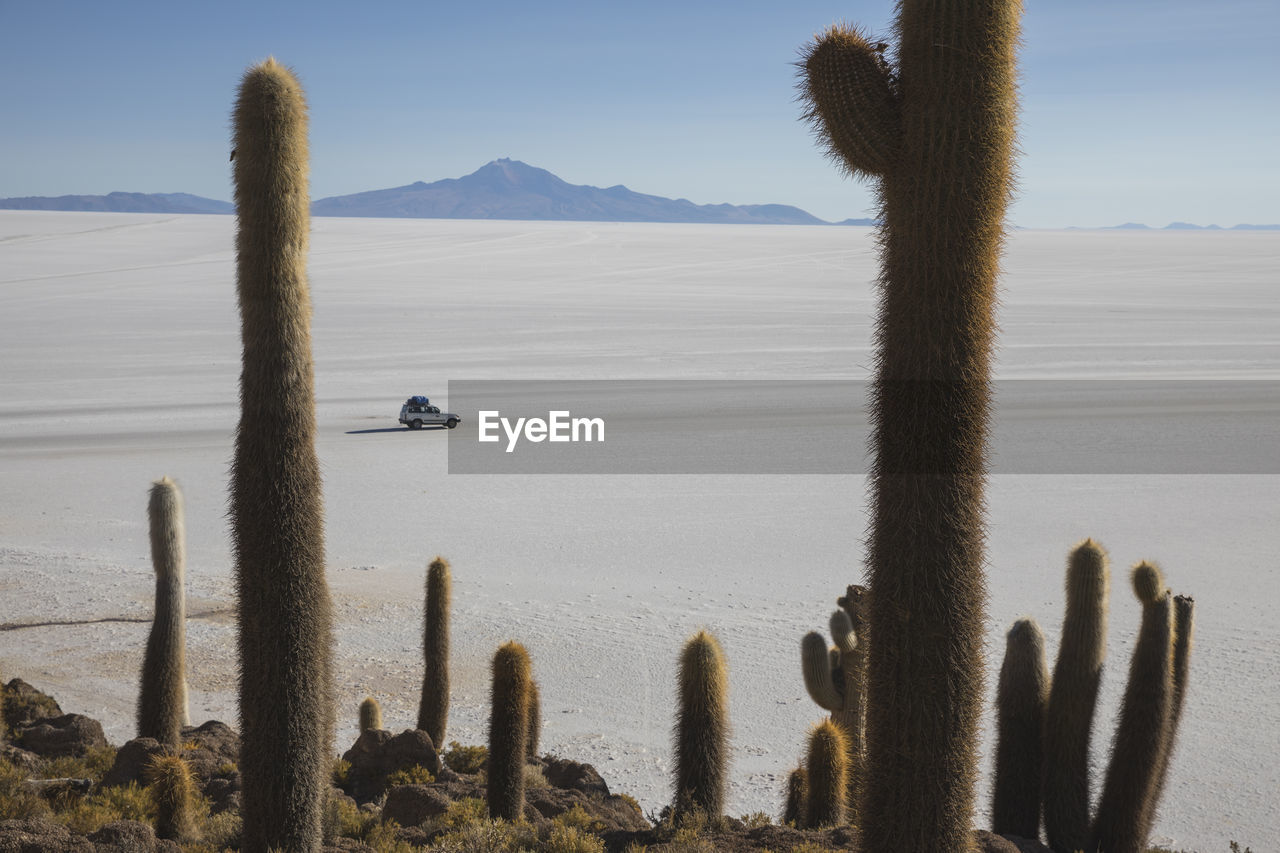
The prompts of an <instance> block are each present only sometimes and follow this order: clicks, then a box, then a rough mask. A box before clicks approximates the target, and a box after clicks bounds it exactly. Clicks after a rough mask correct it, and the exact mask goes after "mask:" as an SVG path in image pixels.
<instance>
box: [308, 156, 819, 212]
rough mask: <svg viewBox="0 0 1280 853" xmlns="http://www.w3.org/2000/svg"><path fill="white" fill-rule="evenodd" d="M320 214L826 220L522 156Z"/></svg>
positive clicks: (323, 204) (325, 204) (342, 202)
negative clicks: (596, 177)
mask: <svg viewBox="0 0 1280 853" xmlns="http://www.w3.org/2000/svg"><path fill="white" fill-rule="evenodd" d="M311 211H312V213H314V214H315V215H316V216H383V217H412V218H425V219H535V220H576V221H585V222H719V223H769V224H775V225H825V224H827V223H825V222H823V220H821V219H818V218H817V217H815V216H811V215H810V214H808V213H806V212H804V211H803V210H801V209H800V208H798V207H791V206H790V205H785V204H747V205H732V204H694V203H693V202H691V201H689V200H688V199H683V198H681V199H675V200H672V199H669V198H663V197H661V196H656V195H645V194H644V193H638V192H634V191H632V190H629V189H627V188H626V187H624V186H622V185H621V184H619V185H618V186H613V187H607V188H605V189H601V188H599V187H591V186H579V185H576V184H570V183H567V182H565V181H563V180H561V179H560V178H558V177H556V176H555V175H553V174H552V173H550V172H548V171H547V170H546V169H539V168H536V167H534V166H530V165H528V164H527V163H522V162H520V161H519V160H506V159H503V160H494V161H492V162H490V163H487V164H485V165H484V166H481V167H480V168H479V169H478V170H476V171H475V172H472V173H471V174H470V175H466V176H465V177H461V178H446V179H444V180H442V181H435V182H434V183H430V184H426V183H423V182H422V181H419V182H417V183H414V184H409V185H408V186H403V187H393V188H391V189H385V190H373V191H372V192H363V193H355V194H354V195H344V196H334V197H331V198H322V199H319V200H317V201H316V202H314V203H313V204H312V205H311Z"/></svg>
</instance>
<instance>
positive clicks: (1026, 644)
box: [991, 619, 1049, 838]
mask: <svg viewBox="0 0 1280 853" xmlns="http://www.w3.org/2000/svg"><path fill="white" fill-rule="evenodd" d="M1048 702H1049V671H1048V669H1047V667H1046V666H1045V659H1044V635H1043V634H1041V633H1040V626H1039V625H1037V624H1036V623H1035V620H1033V619H1019V620H1018V621H1017V622H1015V623H1014V625H1013V627H1012V628H1011V629H1010V630H1009V634H1008V636H1007V637H1006V645H1005V655H1004V665H1003V666H1002V667H1001V668H1000V682H999V685H998V686H997V689H996V707H997V715H996V726H997V729H998V737H997V741H996V769H995V787H994V789H993V791H992V796H991V829H992V831H994V832H996V833H998V834H1000V835H1017V836H1020V837H1022V838H1039V837H1040V785H1041V783H1042V780H1043V774H1044V712H1045V706H1046V705H1047V704H1048Z"/></svg>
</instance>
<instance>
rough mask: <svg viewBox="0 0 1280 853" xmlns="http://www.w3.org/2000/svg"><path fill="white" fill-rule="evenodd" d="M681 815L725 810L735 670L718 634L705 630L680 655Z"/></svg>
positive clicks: (714, 814)
mask: <svg viewBox="0 0 1280 853" xmlns="http://www.w3.org/2000/svg"><path fill="white" fill-rule="evenodd" d="M679 693H680V696H679V710H678V712H677V716H676V726H675V741H676V779H675V783H676V795H675V816H676V819H677V820H679V819H680V818H682V817H683V816H684V815H686V814H689V813H691V812H694V811H701V812H703V813H705V814H706V816H707V817H709V818H717V817H720V815H721V813H722V812H723V811H724V791H725V780H726V776H727V775H728V765H729V675H728V670H727V668H726V666H725V660H724V652H722V651H721V650H720V644H719V643H718V642H716V638H715V637H714V636H712V635H711V634H709V633H708V632H706V631H699V632H698V633H697V634H695V635H694V636H693V637H692V638H690V640H689V641H688V642H687V643H685V646H684V650H683V651H682V652H681V655H680V689H679Z"/></svg>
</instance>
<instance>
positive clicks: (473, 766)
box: [444, 740, 489, 773]
mask: <svg viewBox="0 0 1280 853" xmlns="http://www.w3.org/2000/svg"><path fill="white" fill-rule="evenodd" d="M488 759H489V748H488V747H487V746H463V745H462V744H460V743H458V742H457V741H456V740H451V741H449V751H448V752H446V753H445V754H444V763H445V764H447V765H448V767H449V769H450V770H452V771H453V772H454V773H479V772H480V770H481V769H482V768H483V767H484V764H485V762H486V761H487V760H488Z"/></svg>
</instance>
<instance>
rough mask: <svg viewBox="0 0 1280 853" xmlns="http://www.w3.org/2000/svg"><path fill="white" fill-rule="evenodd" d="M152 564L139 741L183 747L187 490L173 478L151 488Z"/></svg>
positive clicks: (149, 505)
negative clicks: (153, 591) (152, 589)
mask: <svg viewBox="0 0 1280 853" xmlns="http://www.w3.org/2000/svg"><path fill="white" fill-rule="evenodd" d="M147 517H148V521H149V526H150V530H151V564H152V567H153V568H154V569H155V573H156V599H155V601H156V603H155V613H154V616H153V617H152V622H151V635H150V637H148V639H147V650H146V654H145V655H144V656H143V659H142V678H141V687H140V689H139V691H138V737H149V738H155V739H156V740H157V741H159V742H160V743H162V744H164V745H165V746H169V747H175V748H176V747H177V746H178V742H179V740H180V739H181V737H182V726H183V725H184V724H186V723H188V722H189V720H188V719H187V717H188V713H187V682H186V672H185V667H186V664H185V659H186V592H185V590H184V589H183V582H184V578H185V574H186V543H185V536H184V534H183V524H182V492H180V491H179V490H178V486H177V484H176V483H174V482H173V480H170V479H169V478H168V477H162V478H161V479H159V480H157V481H156V482H155V483H153V484H152V486H151V496H150V499H149V501H148V503H147Z"/></svg>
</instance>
